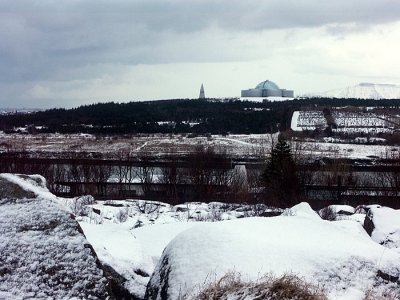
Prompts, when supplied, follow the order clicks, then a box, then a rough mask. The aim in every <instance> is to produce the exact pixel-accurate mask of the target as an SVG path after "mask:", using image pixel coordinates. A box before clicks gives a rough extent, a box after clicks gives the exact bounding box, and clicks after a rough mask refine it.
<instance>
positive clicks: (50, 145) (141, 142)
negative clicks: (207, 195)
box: [0, 133, 399, 159]
mask: <svg viewBox="0 0 400 300" xmlns="http://www.w3.org/2000/svg"><path fill="white" fill-rule="evenodd" d="M0 141H1V143H0V152H7V151H28V152H29V153H30V155H31V156H33V157H39V158H40V157H55V158H56V157H60V156H61V157H62V156H63V155H75V156H76V154H78V153H92V154H99V155H101V157H102V158H109V159H113V158H118V157H120V156H124V155H127V154H129V155H131V156H135V155H136V156H143V155H151V156H163V155H169V154H176V155H179V154H187V153H190V152H194V151H195V150H196V147H198V146H206V147H211V148H213V149H214V150H215V152H217V153H226V154H228V155H230V156H232V157H246V158H251V157H252V158H261V159H263V158H265V157H266V155H267V154H268V153H269V152H270V150H271V147H272V145H273V144H274V143H275V142H276V141H277V135H276V134H274V135H271V134H251V135H229V136H220V135H213V136H209V137H192V138H190V137H187V136H185V135H161V134H159V135H138V136H129V137H128V136H113V137H96V136H93V135H88V134H72V135H63V134H38V135H21V134H4V133H0ZM293 149H294V151H295V152H298V153H303V154H313V156H314V157H315V156H327V157H348V158H368V157H370V156H373V157H386V156H387V155H388V153H389V154H393V153H395V154H396V153H397V151H398V149H399V147H390V146H384V145H362V144H346V143H335V140H334V139H331V138H327V139H326V142H294V143H293Z"/></svg>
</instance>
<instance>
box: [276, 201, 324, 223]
mask: <svg viewBox="0 0 400 300" xmlns="http://www.w3.org/2000/svg"><path fill="white" fill-rule="evenodd" d="M282 215H284V216H298V217H305V218H315V219H321V218H320V216H319V215H318V214H317V213H316V212H315V211H314V210H313V209H312V208H311V206H310V204H308V203H307V202H302V203H299V204H297V205H295V206H293V207H291V208H288V209H285V211H284V212H283V213H282Z"/></svg>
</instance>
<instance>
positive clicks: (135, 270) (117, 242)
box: [60, 199, 265, 298]
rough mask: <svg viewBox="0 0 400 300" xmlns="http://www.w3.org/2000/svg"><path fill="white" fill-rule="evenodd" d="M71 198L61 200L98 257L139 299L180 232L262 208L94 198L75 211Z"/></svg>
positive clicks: (259, 210)
mask: <svg viewBox="0 0 400 300" xmlns="http://www.w3.org/2000/svg"><path fill="white" fill-rule="evenodd" d="M76 200H77V199H60V201H61V202H62V203H63V204H64V205H65V206H66V207H69V208H70V209H71V210H72V211H73V212H75V213H77V214H78V215H81V216H77V220H79V224H80V225H81V227H82V229H83V231H84V233H85V235H86V237H87V239H88V241H89V242H90V243H91V244H92V246H93V248H94V249H95V251H96V253H97V255H98V257H99V259H100V261H101V262H102V263H104V264H106V265H109V266H111V267H112V268H113V269H114V270H116V271H117V272H118V273H119V274H121V275H122V276H123V277H124V278H125V279H126V282H125V288H126V289H128V290H129V291H130V292H131V293H132V294H133V295H135V296H137V297H139V298H143V297H144V293H145V290H146V285H147V283H148V281H149V278H150V275H151V274H152V273H153V270H154V268H155V266H156V265H157V263H158V260H159V259H160V256H161V254H162V252H163V250H164V248H165V247H166V245H167V244H168V243H169V242H170V241H171V240H172V239H173V238H174V237H175V236H177V235H178V234H179V233H181V232H183V231H185V230H187V229H189V228H191V227H193V226H195V225H198V224H200V223H204V222H214V221H220V220H229V219H236V218H243V217H249V216H253V215H255V214H257V212H258V213H261V212H263V211H264V210H265V207H254V206H249V205H248V206H246V205H229V204H222V203H217V202H215V203H210V204H206V203H196V202H193V203H186V204H180V205H176V206H171V205H169V204H166V203H160V202H152V201H140V200H126V201H116V200H115V201H114V200H111V201H105V202H104V201H103V202H94V203H93V204H90V205H87V206H85V207H86V209H82V208H81V207H79V209H76V207H77V205H76ZM94 211H96V213H95V212H94Z"/></svg>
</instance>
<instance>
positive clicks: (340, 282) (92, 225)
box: [0, 174, 400, 300]
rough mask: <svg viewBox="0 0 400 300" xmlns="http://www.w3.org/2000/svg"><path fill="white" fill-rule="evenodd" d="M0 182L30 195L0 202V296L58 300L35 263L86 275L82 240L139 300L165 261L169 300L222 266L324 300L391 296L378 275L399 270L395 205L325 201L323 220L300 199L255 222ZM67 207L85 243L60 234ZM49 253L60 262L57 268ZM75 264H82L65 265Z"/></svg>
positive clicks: (252, 211)
mask: <svg viewBox="0 0 400 300" xmlns="http://www.w3.org/2000/svg"><path fill="white" fill-rule="evenodd" d="M0 179H4V180H8V181H9V182H10V184H17V185H18V186H20V187H21V188H23V189H25V190H27V191H30V192H32V193H33V194H34V195H36V198H35V199H34V201H32V200H10V199H3V200H1V202H0V207H1V209H0V232H1V233H2V234H1V235H0V253H1V254H2V255H0V261H1V260H2V259H3V261H2V264H0V275H1V276H0V299H2V297H3V298H5V299H8V298H10V297H11V298H13V299H20V298H21V299H22V298H23V297H33V298H35V297H36V298H40V297H41V296H42V294H43V295H44V296H49V297H53V296H54V297H55V298H57V296H55V294H54V293H55V291H50V290H48V288H47V287H46V283H44V282H43V280H44V279H45V278H47V277H46V275H45V274H43V272H42V271H43V266H46V268H47V267H49V269H50V270H53V269H54V270H55V274H56V276H58V275H60V274H64V273H65V274H70V273H71V272H72V273H73V272H77V273H79V274H78V275H77V276H81V275H82V276H84V277H85V278H94V277H93V276H94V275H91V274H88V272H91V271H93V270H95V269H93V268H95V267H94V266H93V265H90V263H93V262H94V261H93V258H90V257H91V256H88V253H87V251H90V250H89V249H88V248H87V247H86V246H85V244H86V243H87V241H88V242H89V243H90V244H91V245H92V246H93V248H94V250H95V252H96V254H97V256H98V258H99V260H100V262H101V263H102V264H103V265H108V266H110V267H112V268H113V269H114V270H115V271H116V272H117V273H119V274H120V275H121V276H122V278H123V280H124V286H125V288H126V289H127V290H128V291H129V292H130V293H132V294H133V295H135V296H136V297H139V298H143V297H144V295H145V291H146V286H147V284H148V282H149V280H150V278H151V285H150V286H151V287H153V288H154V287H156V288H155V289H154V290H153V291H156V290H157V289H158V290H159V289H160V288H162V287H165V283H166V281H165V276H164V275H162V272H161V271H162V270H163V268H164V267H165V266H167V267H168V268H170V269H169V271H168V280H167V283H168V287H167V290H168V293H170V296H171V297H170V299H176V295H177V293H186V291H189V290H190V291H191V292H193V291H197V290H199V289H201V288H202V287H204V284H205V283H207V282H211V281H212V280H215V279H218V278H219V277H221V276H223V275H224V274H225V273H227V272H229V271H235V272H238V273H240V274H242V276H244V277H245V279H250V280H257V279H258V278H259V277H260V276H262V275H264V274H275V275H277V276H279V275H282V274H285V273H294V274H297V275H299V276H300V277H301V278H304V279H305V280H307V281H309V282H310V283H315V284H318V285H319V286H320V288H321V289H322V290H323V291H324V292H325V293H326V294H327V295H328V296H329V299H355V300H357V299H364V298H363V297H364V293H365V292H366V291H367V290H368V289H372V290H374V291H377V292H378V293H379V292H380V291H383V290H389V291H390V292H391V293H392V294H393V293H394V295H396V297H399V296H400V287H399V282H397V283H394V282H390V281H387V280H385V279H384V278H382V277H385V276H392V277H391V278H392V279H393V278H395V279H396V278H397V279H396V280H397V281H398V280H399V279H398V277H399V276H400V264H399V261H400V253H399V251H398V249H399V246H400V245H399V244H398V242H399V241H400V236H398V232H400V231H399V223H398V217H399V211H396V210H391V209H389V208H382V207H379V206H369V207H365V208H362V209H358V210H356V209H354V208H352V207H350V206H332V207H331V208H332V210H333V211H334V212H335V213H338V214H343V215H342V216H340V217H337V218H336V221H332V222H329V221H324V220H322V219H321V218H320V217H319V215H318V214H317V213H316V212H314V211H313V210H311V208H310V207H309V206H308V204H306V203H302V204H300V205H298V206H296V207H293V208H292V209H290V210H286V211H284V212H283V214H282V216H278V217H270V218H261V217H255V216H257V215H260V214H261V213H263V212H264V211H265V210H266V209H267V208H266V207H265V206H246V205H226V204H222V203H210V204H206V203H186V204H181V205H176V206H171V205H168V204H165V203H160V202H149V201H139V200H125V201H112V200H110V201H103V202H96V201H94V200H93V198H91V197H89V196H87V197H80V198H74V199H62V198H56V197H54V196H53V195H51V194H50V193H48V191H47V190H46V188H45V187H44V186H43V184H44V180H43V178H41V177H38V176H33V177H18V176H15V175H12V174H1V175H0ZM55 208H57V209H55ZM66 209H67V211H69V212H71V213H74V214H75V215H76V219H77V220H78V221H79V224H80V226H81V227H82V229H83V231H84V234H85V236H86V238H87V241H86V240H85V239H84V238H83V237H82V236H81V235H80V236H79V235H78V236H75V235H68V234H65V233H66V232H68V231H65V230H64V229H63V228H65V226H67V227H68V226H69V225H68V224H69V223H70V222H75V221H73V220H72V219H70V217H69V214H68V212H67V211H66ZM368 210H369V211H371V212H372V214H371V215H372V216H373V217H371V218H372V220H373V222H374V224H376V226H375V227H374V230H375V231H372V238H371V237H370V236H369V235H368V234H367V232H366V231H365V230H364V229H363V227H362V224H363V218H365V214H363V212H364V213H365V211H368ZM49 216H51V218H50V219H51V220H54V221H55V222H56V223H54V224H55V225H54V224H53V223H51V224H53V225H54V229H52V230H50V231H46V229H45V228H44V229H45V232H46V234H43V232H42V231H37V230H36V229H35V228H36V227H38V226H39V227H40V226H42V225H43V224H45V223H46V222H44V223H43V222H42V221H43V218H45V219H47V218H48V217H49ZM41 224H42V225H41ZM46 224H47V223H46ZM46 224H45V225H46ZM51 224H50V223H49V224H47V225H49V226H50V225H51ZM53 225H51V226H53ZM51 226H50V227H51ZM18 228H20V229H21V230H18ZM22 229H23V230H22ZM392 232H395V234H391V233H392ZM388 234H391V235H390V239H391V240H392V241H393V243H389V244H385V246H386V247H384V246H382V245H380V244H379V243H381V240H382V236H384V235H385V236H388ZM59 247H61V248H62V249H59ZM27 249H29V250H27ZM54 253H57V255H55V254H54ZM58 259H64V260H66V262H65V264H64V263H63V265H62V266H63V267H62V270H61V271H60V270H59V269H57V267H58V266H57V265H56V263H57V262H58ZM166 261H168V264H166ZM76 262H79V264H81V266H83V267H82V268H81V267H79V268H75V269H74V268H73V267H72V266H75V263H76ZM16 263H17V264H16ZM70 265H71V267H70ZM86 265H87V266H86ZM71 268H72V269H71ZM7 270H8V271H7ZM15 270H16V271H15ZM17 271H18V272H17ZM154 271H155V272H154ZM41 272H42V273H41ZM60 272H61V273H60ZM63 272H64V273H63ZM96 272H97V273H96V274H97V275H96V276H100V277H99V278H98V282H99V283H98V284H99V285H97V286H93V288H94V289H98V290H101V288H102V286H101V283H102V282H104V279H102V277H101V274H102V273H101V271H99V270H97V271H96ZM22 274H23V275H22ZM51 274H52V273H51ZM377 274H381V275H379V276H377ZM382 274H383V275H382ZM163 276H164V278H161V277H163ZM57 278H58V277H57ZM77 278H80V277H77ZM96 278H97V277H96ZM85 280H86V279H85ZM85 280H84V279H82V281H80V283H79V284H78V283H73V288H71V289H70V290H68V291H64V292H62V296H63V297H64V298H71V295H72V294H73V293H75V292H77V293H78V295H79V293H81V291H82V285H81V284H82V283H83V284H85ZM74 282H75V281H74ZM47 284H48V283H47ZM60 284H61V283H60ZM62 284H64V283H62ZM64 285H65V284H64ZM38 287H39V288H38ZM149 291H150V290H149ZM149 291H148V293H150V292H149ZM60 293H61V292H60ZM74 295H75V294H74ZM77 297H79V296H77ZM83 298H85V297H83ZM394 299H397V298H394Z"/></svg>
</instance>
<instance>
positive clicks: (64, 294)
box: [0, 198, 110, 299]
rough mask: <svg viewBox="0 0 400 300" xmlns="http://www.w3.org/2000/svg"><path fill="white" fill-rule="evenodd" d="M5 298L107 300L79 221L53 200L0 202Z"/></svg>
mask: <svg viewBox="0 0 400 300" xmlns="http://www.w3.org/2000/svg"><path fill="white" fill-rule="evenodd" d="M0 233H1V234H0V299H72V298H74V299H106V298H107V297H109V296H110V294H109V292H108V281H107V279H106V278H105V276H104V275H103V271H102V269H101V268H100V266H99V263H98V260H97V258H96V255H95V254H94V252H93V250H92V248H91V247H90V245H89V244H88V242H87V241H86V239H85V237H84V235H83V234H82V233H81V229H80V227H79V225H78V223H77V222H76V221H75V220H74V219H73V218H72V216H71V214H70V213H68V212H67V211H66V210H65V209H63V207H62V206H61V205H59V204H58V203H56V202H55V201H54V200H51V199H37V198H36V199H7V198H3V199H1V200H0Z"/></svg>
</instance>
